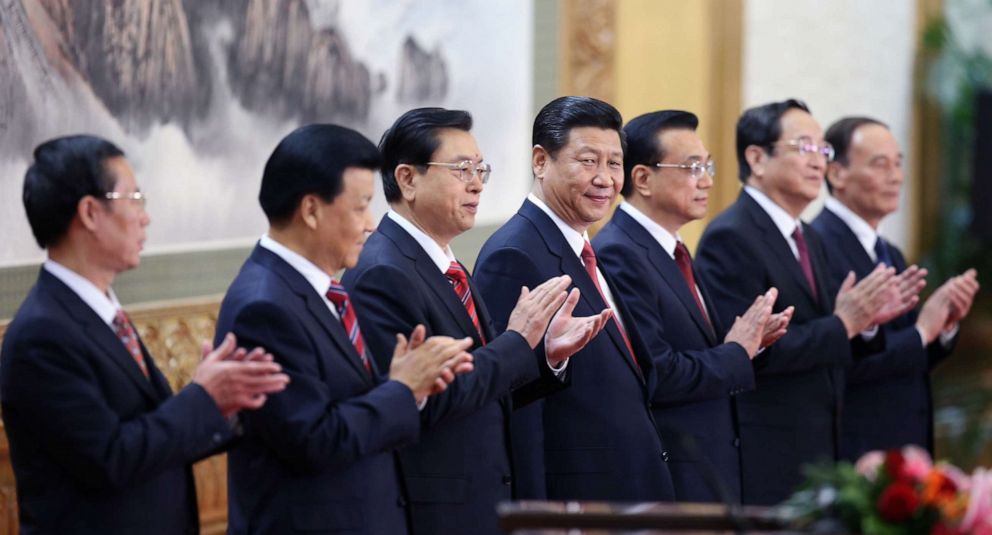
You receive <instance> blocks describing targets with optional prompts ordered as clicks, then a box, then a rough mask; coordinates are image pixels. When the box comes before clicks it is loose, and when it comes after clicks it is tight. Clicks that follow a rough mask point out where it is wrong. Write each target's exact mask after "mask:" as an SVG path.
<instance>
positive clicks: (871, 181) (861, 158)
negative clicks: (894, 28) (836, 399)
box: [812, 117, 978, 461]
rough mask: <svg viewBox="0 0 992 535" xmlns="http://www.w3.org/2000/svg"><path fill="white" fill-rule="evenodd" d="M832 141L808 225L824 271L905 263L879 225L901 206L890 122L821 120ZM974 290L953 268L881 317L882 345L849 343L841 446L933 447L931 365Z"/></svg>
mask: <svg viewBox="0 0 992 535" xmlns="http://www.w3.org/2000/svg"><path fill="white" fill-rule="evenodd" d="M826 139H827V141H829V142H830V143H831V144H832V145H833V146H834V147H835V148H836V149H837V160H836V161H833V162H830V164H828V166H827V170H826V177H827V188H828V190H829V191H830V196H829V197H827V200H826V206H825V207H824V210H823V211H822V212H821V213H820V215H819V216H817V218H816V219H815V220H814V221H813V223H812V226H813V228H815V229H816V230H817V231H818V232H819V233H820V235H822V236H823V237H824V247H825V249H826V251H827V253H828V256H829V264H830V268H831V270H830V273H829V276H830V277H832V278H833V279H834V280H841V279H843V278H844V276H846V274H847V272H848V271H854V272H855V273H856V274H857V275H858V276H859V277H863V276H865V275H866V274H867V273H868V272H870V271H871V270H872V269H874V268H875V266H876V265H878V264H885V265H889V266H893V267H895V268H896V269H897V270H898V271H899V272H904V271H907V270H913V269H916V267H915V266H909V267H908V268H907V267H906V260H905V259H904V258H903V255H902V252H901V251H900V250H899V248H898V247H896V246H895V245H894V244H892V243H890V242H888V241H887V240H885V239H884V238H882V237H881V236H880V235H879V234H878V226H879V224H880V223H881V221H882V219H883V218H884V217H885V216H887V215H889V214H891V213H892V212H894V211H896V209H897V208H898V207H899V190H900V189H901V187H902V183H903V167H902V161H903V155H902V151H901V150H900V148H899V143H898V142H897V141H896V138H895V136H893V135H892V132H890V131H889V129H888V127H887V126H886V125H885V124H883V123H882V122H881V121H878V120H877V119H873V118H870V117H845V118H843V119H840V120H839V121H837V122H835V123H834V124H833V125H831V126H830V128H828V129H827V133H826ZM977 291H978V280H977V273H976V272H975V270H974V269H969V270H968V271H966V272H965V273H964V274H962V275H958V276H956V277H952V278H951V279H950V280H948V281H947V282H945V283H944V284H943V285H942V286H941V287H940V288H938V289H937V290H936V291H935V292H934V293H933V294H932V295H931V296H930V297H929V298H928V299H927V301H926V302H925V303H924V304H923V306H922V307H921V309H920V310H919V313H917V312H916V311H915V310H913V311H910V312H909V313H907V314H906V315H904V316H902V317H899V318H896V319H895V320H893V321H892V322H890V323H888V324H886V325H883V326H882V327H881V332H880V333H879V337H880V338H884V347H874V348H872V347H865V346H864V345H863V344H859V345H856V346H855V347H854V351H855V353H854V359H855V360H854V363H853V365H852V366H851V368H850V370H849V371H848V373H847V388H846V390H845V395H844V419H843V434H842V437H841V455H842V457H844V458H845V459H849V460H852V461H853V460H857V459H858V458H859V457H860V456H861V455H862V454H864V453H865V452H868V451H872V450H885V449H889V448H899V447H902V446H905V445H907V444H915V445H917V446H920V447H922V448H926V449H927V450H929V451H930V452H931V454H932V453H933V404H932V401H931V398H930V370H931V369H933V367H934V366H936V365H937V364H939V363H940V362H941V361H942V360H943V359H944V358H946V357H947V356H948V355H949V354H950V352H951V349H952V347H953V345H954V342H955V341H956V340H957V336H956V335H957V330H958V327H957V326H958V322H959V321H961V319H962V318H964V317H965V316H966V315H967V314H968V311H969V310H970V309H971V304H972V301H973V300H974V297H975V293H976V292H977Z"/></svg>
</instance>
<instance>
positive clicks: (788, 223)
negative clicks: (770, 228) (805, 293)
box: [744, 186, 802, 260]
mask: <svg viewBox="0 0 992 535" xmlns="http://www.w3.org/2000/svg"><path fill="white" fill-rule="evenodd" d="M744 191H745V192H746V193H747V194H748V195H750V196H751V198H752V199H754V201H755V202H757V203H758V206H760V207H761V209H762V210H764V211H765V213H766V214H768V217H770V218H772V222H773V223H775V227H776V228H777V229H778V231H779V232H781V233H782V237H783V238H785V241H786V243H788V244H789V248H790V249H792V255H793V256H795V257H796V260H799V247H798V246H797V245H796V240H795V239H793V238H792V233H793V232H795V230H796V228H799V229H800V230H799V232H802V226H801V223H802V221H800V220H799V219H798V218H795V217H792V216H791V215H789V213H788V212H786V211H785V209H784V208H782V207H781V206H779V205H777V204H775V201H773V200H772V199H771V197H769V196H768V195H765V193H764V192H763V191H761V190H759V189H758V188H756V187H754V186H744Z"/></svg>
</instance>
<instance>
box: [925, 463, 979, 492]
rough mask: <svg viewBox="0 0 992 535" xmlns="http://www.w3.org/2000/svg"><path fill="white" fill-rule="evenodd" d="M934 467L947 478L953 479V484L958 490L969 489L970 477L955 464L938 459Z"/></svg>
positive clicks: (965, 490)
mask: <svg viewBox="0 0 992 535" xmlns="http://www.w3.org/2000/svg"><path fill="white" fill-rule="evenodd" d="M934 469H935V470H940V471H941V472H943V473H944V475H945V476H947V478H948V479H950V480H951V481H953V482H954V485H956V486H957V488H958V492H967V491H968V490H969V489H971V478H970V477H968V474H966V473H964V472H963V471H962V470H961V469H960V468H958V467H957V466H954V465H953V464H950V463H948V462H946V461H940V462H939V463H937V465H936V466H934Z"/></svg>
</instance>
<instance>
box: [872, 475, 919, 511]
mask: <svg viewBox="0 0 992 535" xmlns="http://www.w3.org/2000/svg"><path fill="white" fill-rule="evenodd" d="M886 464H888V462H886ZM919 505H920V497H919V496H917V495H916V491H915V490H913V487H912V486H911V485H909V484H908V483H906V482H905V481H895V482H893V483H892V484H891V485H889V486H888V488H886V489H885V491H884V492H882V495H881V496H879V497H878V513H879V514H880V515H881V516H882V518H884V519H885V520H888V521H889V522H903V521H905V520H909V519H910V518H911V517H912V516H913V513H914V512H915V511H916V508H917V507H919Z"/></svg>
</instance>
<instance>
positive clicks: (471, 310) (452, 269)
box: [444, 262, 486, 344]
mask: <svg viewBox="0 0 992 535" xmlns="http://www.w3.org/2000/svg"><path fill="white" fill-rule="evenodd" d="M444 276H445V277H448V280H449V281H450V282H451V287H452V288H454V290H455V294H456V295H458V299H460V300H461V302H462V306H464V307H465V311H466V312H468V317H469V318H471V319H472V325H474V326H475V330H476V331H478V332H479V338H480V339H481V340H482V343H483V344H485V343H486V337H485V335H483V334H482V324H481V323H479V315H478V314H477V313H476V311H475V299H472V288H470V287H469V285H468V275H467V274H466V273H465V270H464V269H463V268H462V265H461V264H459V263H458V262H452V263H451V265H450V266H448V271H447V272H445V274H444Z"/></svg>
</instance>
